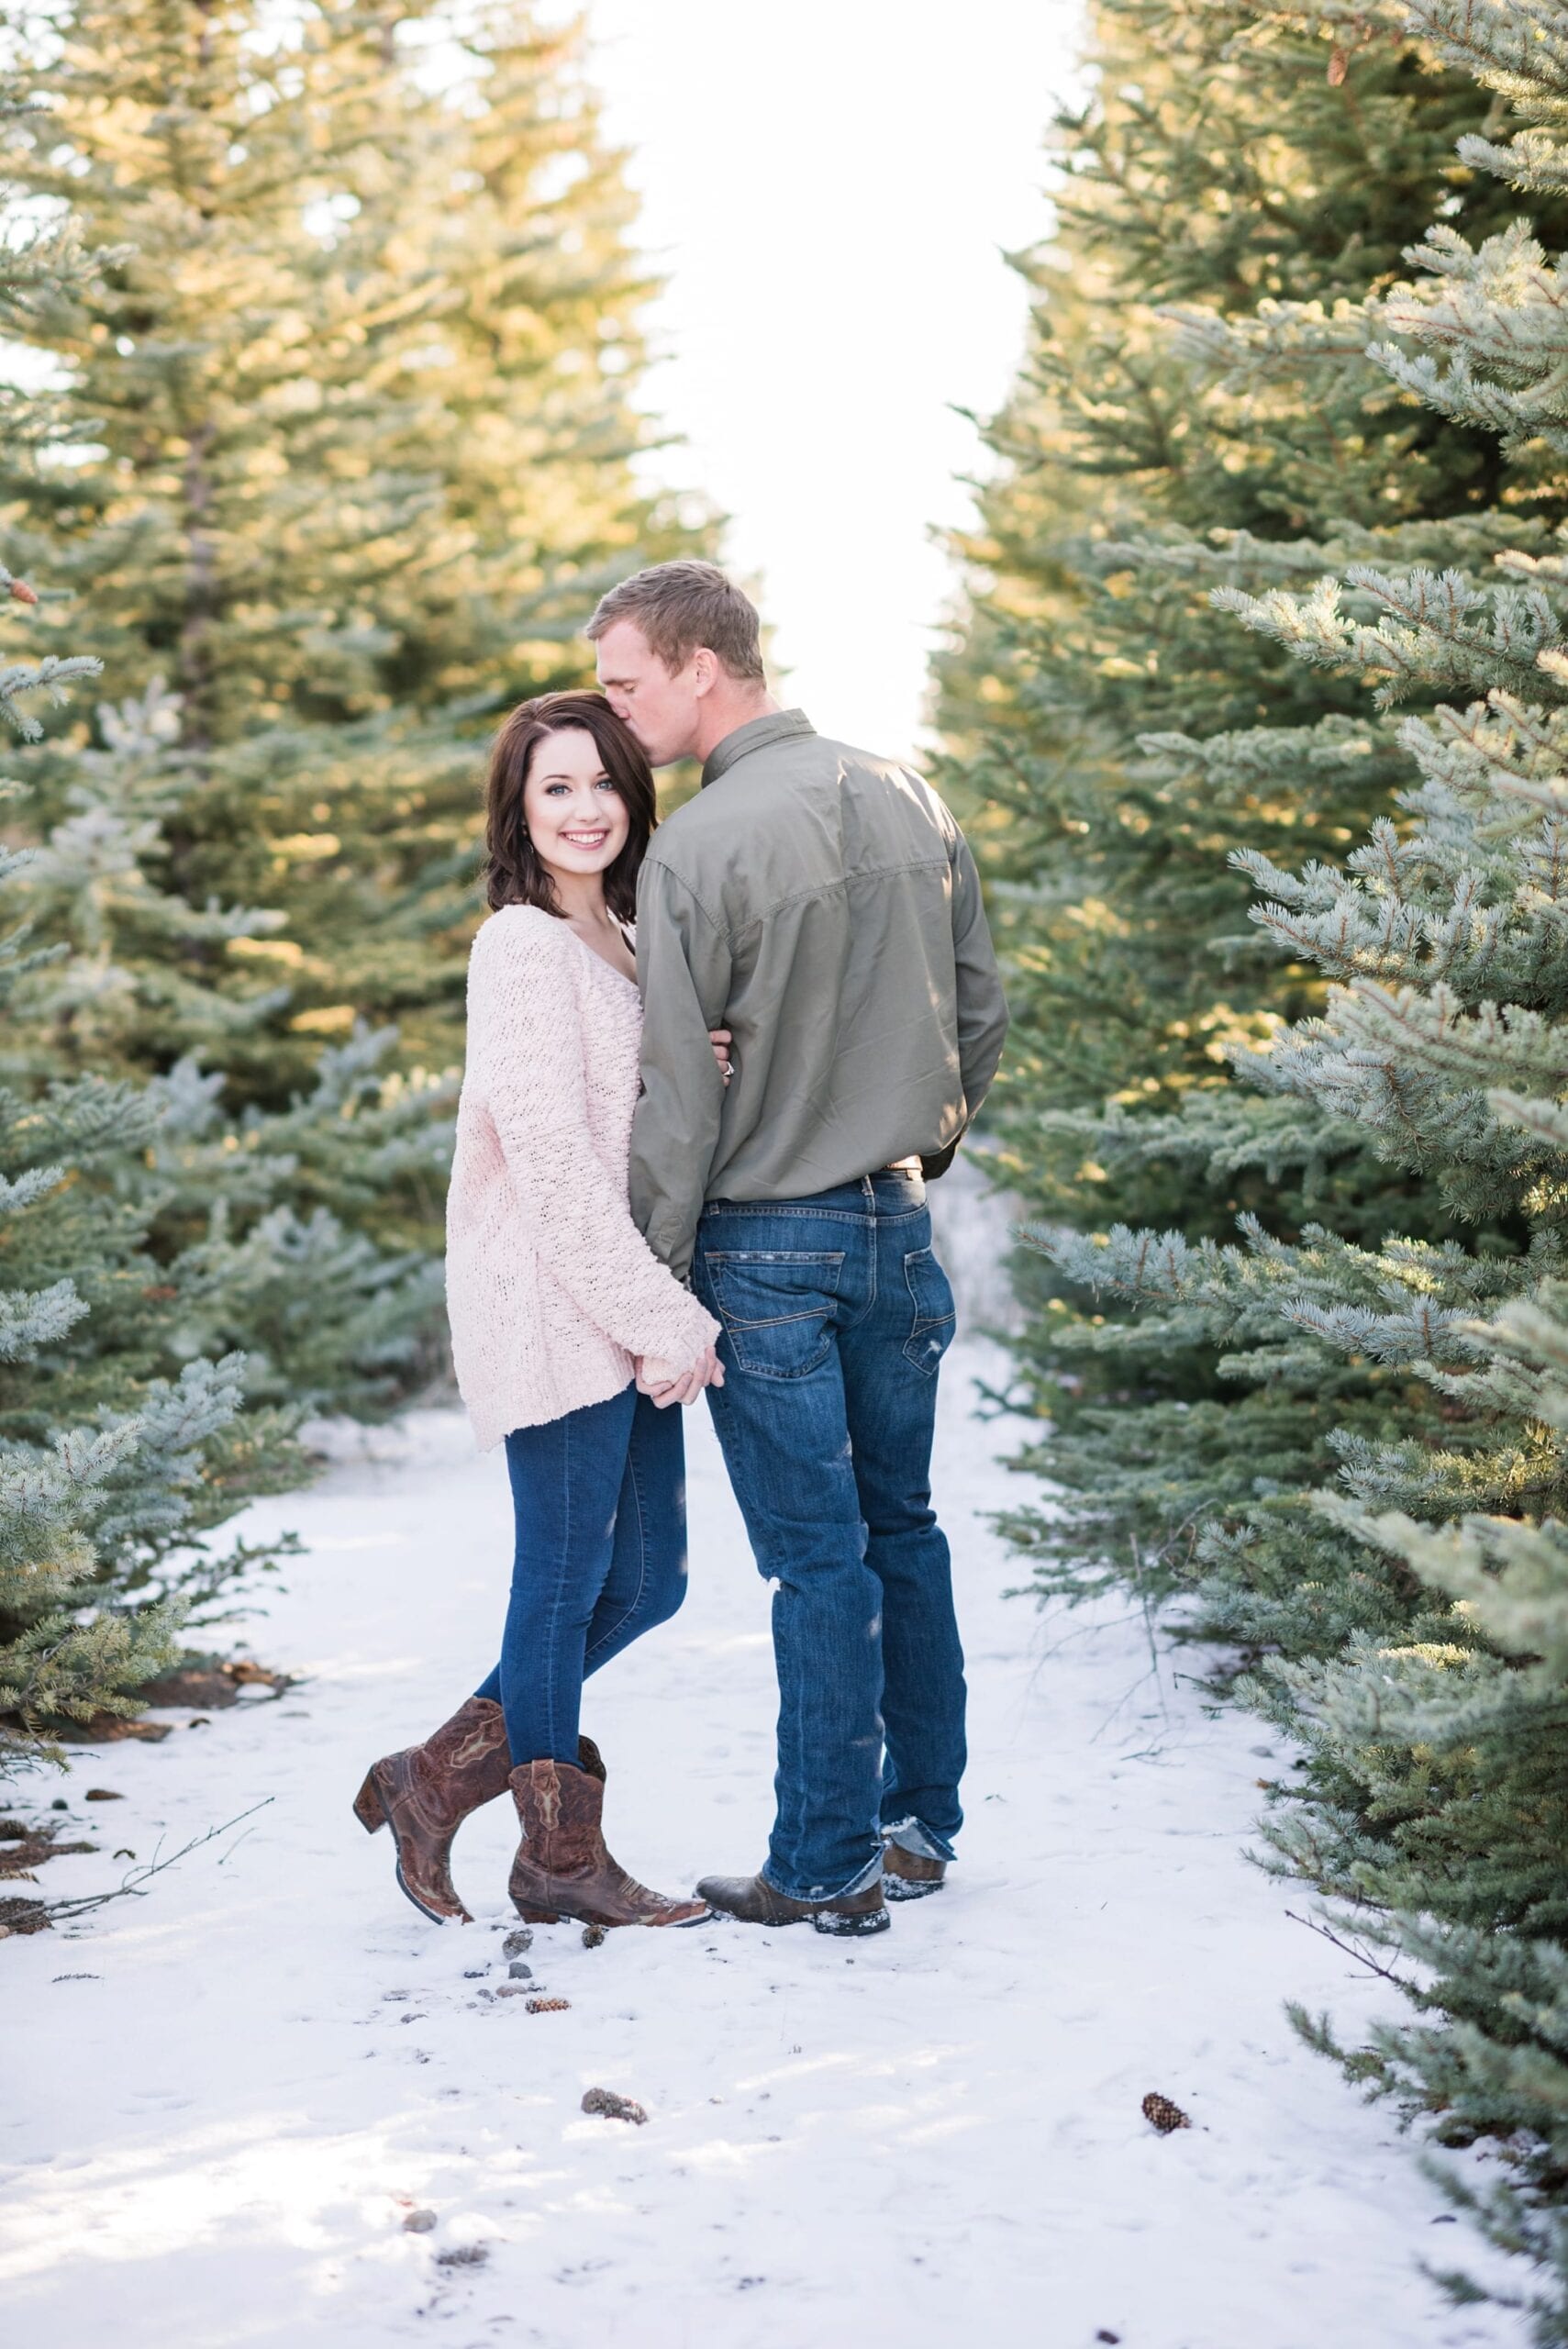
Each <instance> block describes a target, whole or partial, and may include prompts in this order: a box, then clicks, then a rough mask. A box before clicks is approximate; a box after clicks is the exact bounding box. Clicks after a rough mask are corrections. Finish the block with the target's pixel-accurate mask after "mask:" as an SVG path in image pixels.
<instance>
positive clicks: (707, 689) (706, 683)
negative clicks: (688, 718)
mask: <svg viewBox="0 0 1568 2349" xmlns="http://www.w3.org/2000/svg"><path fill="white" fill-rule="evenodd" d="M717 682H718V655H717V652H710V651H708V649H707V647H706V644H699V645H698V647H697V649H696V651H695V652H694V653H693V655H692V687H693V690H694V691H695V693H696V694H697V695H698V696H699V697H700V696H702V695H704V694H710V693H712V691H713V689H714V686H715V685H717Z"/></svg>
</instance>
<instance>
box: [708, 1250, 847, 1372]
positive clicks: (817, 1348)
mask: <svg viewBox="0 0 1568 2349" xmlns="http://www.w3.org/2000/svg"><path fill="white" fill-rule="evenodd" d="M702 1262H703V1269H704V1271H705V1272H706V1275H707V1281H708V1286H709V1287H710V1289H711V1292H712V1297H713V1302H714V1304H715V1306H716V1307H717V1311H718V1315H719V1318H720V1319H721V1320H722V1321H723V1323H724V1329H725V1334H726V1336H727V1337H728V1340H729V1343H730V1346H731V1348H732V1350H733V1352H734V1355H735V1360H736V1362H737V1364H739V1366H740V1369H742V1370H747V1371H751V1372H753V1373H754V1374H755V1375H757V1376H758V1377H759V1378H804V1377H805V1376H806V1374H807V1372H808V1371H813V1370H816V1369H817V1367H818V1366H819V1365H820V1364H823V1363H825V1362H826V1361H827V1359H828V1349H829V1347H830V1346H831V1345H832V1342H833V1338H832V1327H831V1325H832V1319H833V1309H834V1306H835V1303H836V1301H837V1298H838V1294H839V1275H840V1272H841V1271H842V1269H843V1264H844V1252H843V1250H842V1249H841V1248H840V1249H829V1250H825V1251H822V1252H815V1253H807V1252H806V1251H804V1250H802V1249H795V1248H765V1249H764V1248H759V1249H744V1250H740V1249H736V1250H726V1251H721V1250H718V1249H705V1250H704V1251H703V1257H702Z"/></svg>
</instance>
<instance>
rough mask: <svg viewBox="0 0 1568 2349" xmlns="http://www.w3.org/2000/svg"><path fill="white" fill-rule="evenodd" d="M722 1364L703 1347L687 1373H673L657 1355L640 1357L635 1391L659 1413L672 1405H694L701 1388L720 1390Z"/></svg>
mask: <svg viewBox="0 0 1568 2349" xmlns="http://www.w3.org/2000/svg"><path fill="white" fill-rule="evenodd" d="M723 1384H724V1364H722V1363H721V1362H720V1361H719V1359H718V1356H717V1353H715V1352H714V1350H713V1348H712V1347H711V1346H705V1347H704V1348H703V1350H702V1352H701V1353H700V1354H699V1355H698V1356H697V1358H696V1360H695V1363H694V1364H692V1366H691V1368H690V1370H677V1369H676V1367H675V1365H674V1364H673V1363H668V1362H661V1360H660V1359H659V1356H658V1355H657V1354H644V1355H643V1357H642V1360H641V1361H640V1362H639V1364H638V1365H637V1391H638V1393H639V1395H646V1396H648V1397H650V1398H651V1401H652V1402H653V1403H654V1404H655V1405H656V1406H657V1407H658V1408H659V1409H660V1410H661V1411H663V1410H667V1409H668V1408H669V1407H670V1405H671V1404H672V1403H695V1401H696V1399H697V1397H698V1396H699V1395H700V1394H701V1393H702V1391H703V1388H704V1387H705V1386H723Z"/></svg>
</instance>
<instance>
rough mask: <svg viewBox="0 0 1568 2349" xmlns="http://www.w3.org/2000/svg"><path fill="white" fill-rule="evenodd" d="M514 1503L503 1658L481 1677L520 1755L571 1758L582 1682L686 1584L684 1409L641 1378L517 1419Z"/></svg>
mask: <svg viewBox="0 0 1568 2349" xmlns="http://www.w3.org/2000/svg"><path fill="white" fill-rule="evenodd" d="M506 1467H507V1472H508V1474H509V1475H510V1476H511V1480H512V1503H513V1508H514V1509H515V1511H516V1516H517V1548H516V1551H515V1553H514V1554H513V1559H512V1595H511V1598H510V1601H509V1603H508V1605H507V1609H506V1629H505V1631H504V1632H503V1634H502V1639H501V1661H500V1663H499V1664H497V1665H496V1667H495V1671H494V1672H493V1673H492V1674H491V1675H490V1677H489V1678H488V1680H486V1681H484V1684H483V1685H482V1686H481V1687H479V1688H478V1689H476V1690H475V1692H474V1693H475V1694H476V1695H477V1696H480V1697H488V1698H491V1700H492V1701H493V1702H494V1703H495V1704H498V1705H499V1706H500V1707H501V1709H502V1711H503V1712H504V1714H505V1715H506V1740H507V1743H508V1744H509V1745H510V1747H511V1751H512V1761H513V1764H514V1765H522V1764H523V1763H525V1762H543V1761H548V1760H550V1759H551V1758H553V1759H554V1760H555V1761H557V1762H570V1763H572V1764H573V1765H575V1764H576V1761H577V1709H578V1705H579V1702H580V1700H581V1698H582V1695H583V1682H584V1677H585V1676H586V1675H587V1674H589V1673H590V1672H597V1671H598V1670H599V1669H600V1667H601V1665H604V1664H608V1662H609V1661H610V1658H611V1657H612V1656H617V1655H619V1653H620V1652H621V1650H622V1649H623V1648H626V1647H629V1646H630V1644H631V1642H632V1641H633V1640H637V1639H640V1638H641V1636H642V1634H643V1632H644V1631H651V1630H652V1629H653V1627H654V1625H655V1624H656V1623H664V1622H667V1621H668V1620H669V1619H670V1617H671V1616H672V1615H673V1613H674V1612H675V1609H677V1608H678V1607H679V1605H680V1604H681V1601H682V1599H683V1598H684V1597H685V1595H686V1472H685V1447H684V1431H683V1430H682V1427H681V1414H680V1412H679V1411H678V1410H676V1409H674V1408H671V1409H669V1410H665V1411H661V1410H660V1409H659V1408H658V1407H657V1406H656V1405H655V1404H653V1403H651V1402H650V1400H649V1398H648V1397H647V1396H646V1395H639V1393H638V1391H637V1389H636V1387H635V1386H625V1387H623V1388H622V1390H621V1392H620V1393H619V1394H618V1395H614V1396H612V1397H610V1399H609V1401H608V1402H607V1403H588V1404H585V1405H584V1408H582V1409H581V1410H578V1411H568V1412H567V1413H566V1415H565V1416H564V1418H562V1419H547V1420H546V1421H545V1423H544V1425H543V1426H542V1427H537V1428H515V1429H514V1430H513V1431H512V1433H511V1434H510V1435H509V1436H508V1437H507V1438H506Z"/></svg>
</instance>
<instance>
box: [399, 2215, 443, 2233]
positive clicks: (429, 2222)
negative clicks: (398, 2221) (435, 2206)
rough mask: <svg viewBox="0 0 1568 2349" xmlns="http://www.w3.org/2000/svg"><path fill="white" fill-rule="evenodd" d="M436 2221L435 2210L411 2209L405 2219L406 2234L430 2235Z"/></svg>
mask: <svg viewBox="0 0 1568 2349" xmlns="http://www.w3.org/2000/svg"><path fill="white" fill-rule="evenodd" d="M435 2223H436V2214H435V2212H434V2211H433V2210H410V2211H409V2213H408V2216H407V2217H406V2219H405V2220H404V2221H403V2232H404V2233H405V2234H406V2235H428V2233H429V2232H430V2230H431V2228H432V2227H433V2226H434V2225H435Z"/></svg>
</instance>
